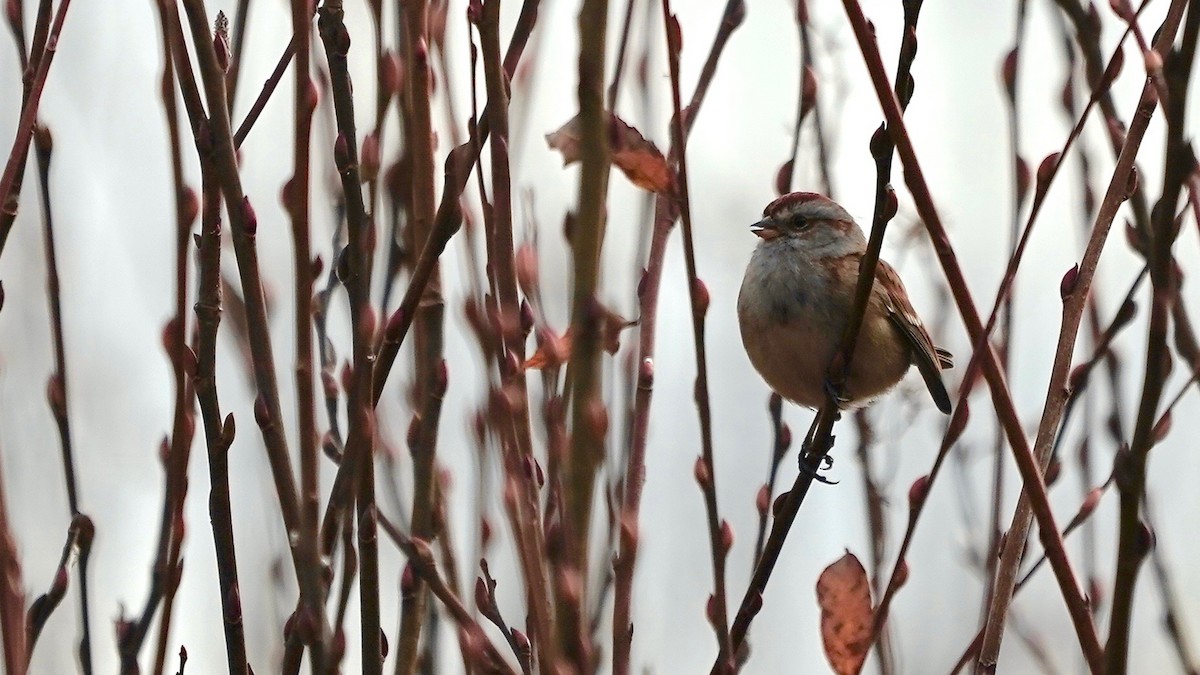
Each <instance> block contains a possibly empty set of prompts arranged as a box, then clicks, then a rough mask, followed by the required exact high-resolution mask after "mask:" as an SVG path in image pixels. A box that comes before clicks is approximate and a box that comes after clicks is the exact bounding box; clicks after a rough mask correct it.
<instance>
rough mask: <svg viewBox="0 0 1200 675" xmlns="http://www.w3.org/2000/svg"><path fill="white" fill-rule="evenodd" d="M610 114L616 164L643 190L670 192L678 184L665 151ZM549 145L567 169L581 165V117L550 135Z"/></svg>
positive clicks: (547, 136) (609, 122) (609, 121)
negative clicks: (661, 150)
mask: <svg viewBox="0 0 1200 675" xmlns="http://www.w3.org/2000/svg"><path fill="white" fill-rule="evenodd" d="M607 115H608V145H609V151H610V152H611V153H612V163H613V164H615V165H616V166H617V168H618V169H620V170H621V172H622V173H624V174H625V177H626V178H628V179H629V180H630V182H632V183H633V184H634V185H636V186H638V187H640V188H642V189H643V190H648V191H650V192H668V191H669V190H670V189H671V187H672V185H674V178H673V176H672V173H671V168H670V167H669V166H668V165H667V159H666V158H665V157H663V154H662V152H660V151H659V149H658V148H657V147H656V146H655V145H654V144H653V143H651V142H650V141H648V140H646V138H645V137H644V136H642V134H641V133H640V132H639V131H638V130H637V129H635V128H633V127H632V126H630V125H629V124H627V123H626V122H625V121H624V120H622V119H621V118H620V117H617V116H616V115H614V114H612V113H607ZM546 144H547V145H549V146H550V148H551V149H554V150H558V151H559V152H560V153H561V154H562V157H563V165H564V166H566V165H568V164H572V163H574V162H578V161H579V160H580V157H581V155H582V150H581V148H580V130H579V116H578V115H576V116H575V117H572V118H571V120H570V121H569V122H567V123H566V124H564V125H562V126H561V127H559V128H558V130H556V131H554V132H551V133H549V134H546Z"/></svg>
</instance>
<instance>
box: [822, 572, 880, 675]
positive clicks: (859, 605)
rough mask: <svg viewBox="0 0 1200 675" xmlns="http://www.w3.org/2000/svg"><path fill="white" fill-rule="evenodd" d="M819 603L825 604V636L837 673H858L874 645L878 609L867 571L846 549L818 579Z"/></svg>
mask: <svg viewBox="0 0 1200 675" xmlns="http://www.w3.org/2000/svg"><path fill="white" fill-rule="evenodd" d="M817 604H818V605H820V607H821V639H822V641H823V642H824V644H825V656H826V658H828V659H829V664H830V665H831V666H833V670H834V672H836V673H838V674H839V675H847V674H851V675H856V674H857V673H858V672H859V671H861V670H862V667H863V662H864V661H865V660H866V658H867V651H868V650H869V649H870V646H871V630H872V623H873V621H874V612H873V611H872V609H871V584H870V582H869V581H868V580H867V571H866V570H865V569H863V566H862V563H860V562H859V561H858V558H856V557H854V554H853V553H850V552H849V551H846V555H844V556H842V557H841V558H839V559H838V560H837V562H835V563H833V564H832V565H830V566H829V567H826V568H825V571H824V572H821V576H820V578H818V579H817Z"/></svg>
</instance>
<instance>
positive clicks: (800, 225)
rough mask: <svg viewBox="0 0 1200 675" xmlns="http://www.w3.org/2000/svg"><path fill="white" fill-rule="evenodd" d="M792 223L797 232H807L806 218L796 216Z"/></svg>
mask: <svg viewBox="0 0 1200 675" xmlns="http://www.w3.org/2000/svg"><path fill="white" fill-rule="evenodd" d="M793 222H794V223H795V226H796V229H797V230H807V229H808V218H805V217H804V216H796V218H795V220H794V221H793Z"/></svg>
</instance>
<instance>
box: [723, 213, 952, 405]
mask: <svg viewBox="0 0 1200 675" xmlns="http://www.w3.org/2000/svg"><path fill="white" fill-rule="evenodd" d="M751 231H752V232H753V233H754V234H756V235H758V237H759V238H760V239H761V240H762V241H760V242H759V243H758V246H757V247H756V248H755V249H754V255H753V256H752V257H751V258H750V264H749V265H748V266H747V267H746V276H745V278H744V279H743V280H742V289H741V292H740V293H739V294H738V304H737V312H738V325H739V327H740V328H741V333H742V344H743V345H744V346H745V348H746V354H747V355H749V357H750V362H751V363H753V364H754V367H755V368H756V369H757V370H758V372H759V373H760V374H761V375H762V376H763V379H765V380H766V381H767V384H768V385H770V387H771V388H772V389H774V390H775V391H776V392H778V393H779V395H781V396H783V397H784V398H787V399H789V400H791V401H794V402H796V403H799V404H800V405H803V406H807V407H810V408H817V407H820V406H821V404H822V403H824V401H825V400H826V397H827V392H828V391H829V386H830V384H829V383H828V381H827V379H826V378H827V372H828V369H829V365H830V363H831V362H832V360H833V359H834V356H835V354H836V352H837V350H838V348H839V345H840V344H841V341H842V333H843V332H844V330H845V327H846V323H847V321H848V319H849V317H850V312H851V311H852V308H853V305H854V293H855V286H856V285H857V283H858V269H859V266H860V264H861V262H862V259H863V254H864V253H865V252H866V250H867V241H866V239H865V238H864V237H863V232H862V230H861V229H860V228H859V226H858V224H857V223H855V222H854V219H853V218H852V217H851V216H850V214H849V213H847V212H846V210H845V209H844V208H842V207H841V206H840V205H838V204H837V203H836V202H834V201H833V200H831V199H829V198H827V197H825V196H823V195H819V194H816V193H813V192H793V193H791V194H788V195H784V196H782V197H780V198H779V199H776V200H775V201H773V202H771V203H770V204H768V205H767V208H766V209H764V210H763V219H762V220H760V221H758V222H757V223H755V224H754V225H752V226H751ZM952 364H953V362H952V360H951V357H950V353H949V352H947V351H946V350H944V349H940V348H938V347H935V346H934V344H933V341H932V340H931V339H930V338H929V333H928V332H927V331H926V330H925V326H924V325H922V323H921V319H920V317H918V316H917V313H916V311H914V310H913V307H912V303H911V302H909V299H908V293H907V292H906V291H905V290H904V284H903V283H901V281H900V277H899V275H897V274H896V270H894V269H892V266H891V265H889V264H887V263H886V262H884V261H882V260H880V261H879V265H878V266H877V267H876V268H875V285H874V287H873V288H872V289H871V296H870V299H869V300H868V302H867V309H866V313H865V314H864V316H863V322H862V328H861V329H860V331H859V333H858V341H857V343H856V345H855V348H854V358H853V359H851V360H850V369H849V372H847V373H846V381H845V387H844V389H843V390H842V392H841V398H840V400H839V407H841V408H843V409H854V408H860V407H862V406H865V405H867V404H869V403H870V402H871V401H873V400H874V399H875V398H877V397H878V396H880V395H881V394H883V393H884V392H886V391H887V390H889V389H891V388H892V387H893V386H895V385H896V383H898V382H899V381H900V380H901V378H903V377H904V374H905V373H907V372H908V368H909V366H911V365H915V366H916V367H917V370H918V371H919V372H920V373H921V377H922V378H924V380H925V386H926V387H927V388H928V389H929V393H930V395H931V396H932V397H933V401H934V403H936V404H937V407H938V409H939V410H941V411H942V412H944V413H949V412H950V396H949V394H947V393H946V385H945V384H944V383H943V382H942V370H943V369H944V368H950V367H951V366H952Z"/></svg>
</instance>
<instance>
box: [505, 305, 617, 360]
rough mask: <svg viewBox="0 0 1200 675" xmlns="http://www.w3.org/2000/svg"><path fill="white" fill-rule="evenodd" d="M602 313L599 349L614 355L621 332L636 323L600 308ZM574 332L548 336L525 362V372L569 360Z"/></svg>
mask: <svg viewBox="0 0 1200 675" xmlns="http://www.w3.org/2000/svg"><path fill="white" fill-rule="evenodd" d="M600 309H601V311H602V312H603V317H602V321H603V324H602V325H601V326H600V347H601V348H602V349H603V350H604V351H606V352H608V353H609V354H616V353H617V352H618V351H619V350H620V349H621V332H622V331H624V330H625V329H626V328H629V327H631V326H636V325H637V321H630V320H628V319H626V318H625V317H623V316H621V315H620V314H617V313H616V312H614V311H612V310H610V309H608V308H607V307H604V306H601V308H600ZM574 333H575V331H574V329H573V328H568V329H567V332H565V333H563V334H562V335H561V336H553V335H548V336H547V337H546V338H545V339H544V340H543V342H542V346H541V347H539V348H538V350H537V351H536V352H534V353H533V355H532V356H530V357H529V358H528V359H526V360H525V369H526V370H540V369H542V368H548V367H554V366H560V365H562V364H564V363H566V362H567V361H568V360H569V359H570V358H571V348H572V346H573V345H574V343H575V335H574Z"/></svg>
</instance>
